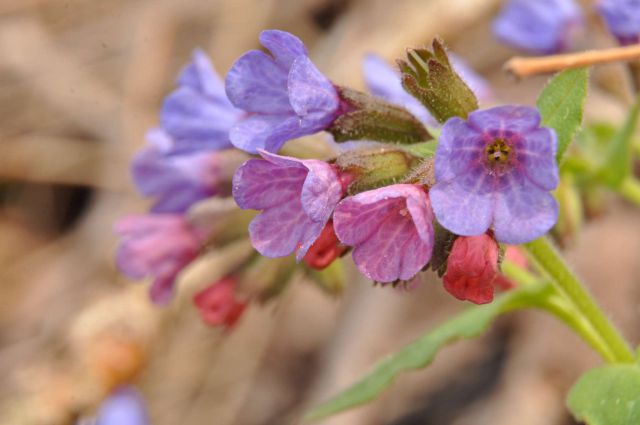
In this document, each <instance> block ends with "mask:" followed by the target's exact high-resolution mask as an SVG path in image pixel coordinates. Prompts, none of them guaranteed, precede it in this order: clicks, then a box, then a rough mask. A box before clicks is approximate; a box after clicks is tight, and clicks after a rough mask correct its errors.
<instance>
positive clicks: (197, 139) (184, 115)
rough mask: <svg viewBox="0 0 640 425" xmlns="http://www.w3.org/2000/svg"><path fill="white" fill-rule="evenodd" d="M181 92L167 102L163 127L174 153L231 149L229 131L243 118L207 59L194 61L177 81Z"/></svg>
mask: <svg viewBox="0 0 640 425" xmlns="http://www.w3.org/2000/svg"><path fill="white" fill-rule="evenodd" d="M178 85H179V87H178V89H176V90H175V91H174V92H173V93H171V94H170V95H169V96H167V98H166V99H165V101H164V103H163V105H162V110H161V112H160V125H161V127H162V128H163V129H164V130H165V131H166V132H167V134H169V136H170V137H171V138H172V139H173V140H174V142H175V144H174V146H173V151H174V152H199V151H203V150H220V149H225V148H229V147H231V146H232V145H231V143H230V142H229V131H230V130H231V128H232V127H233V126H234V125H235V124H236V123H237V122H238V121H239V120H240V119H241V118H242V117H243V116H244V113H243V112H242V111H240V110H238V109H236V108H234V107H233V105H232V104H231V102H229V99H227V95H226V93H225V91H224V86H223V84H222V81H221V80H220V77H218V75H217V74H216V71H215V70H214V68H213V65H212V64H211V61H210V60H209V58H208V57H207V55H206V54H205V53H204V52H202V51H201V50H196V51H195V52H193V60H192V62H191V63H190V64H188V65H187V66H186V67H185V68H184V70H183V71H182V73H181V74H180V76H179V77H178Z"/></svg>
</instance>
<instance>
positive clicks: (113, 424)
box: [96, 387, 149, 425]
mask: <svg viewBox="0 0 640 425" xmlns="http://www.w3.org/2000/svg"><path fill="white" fill-rule="evenodd" d="M96 425H149V416H148V414H147V410H146V408H145V405H144V400H143V399H142V397H141V396H140V394H139V393H138V392H137V391H136V390H135V389H133V388H132V387H121V388H119V389H117V390H116V391H114V392H113V394H111V395H110V396H109V397H108V398H107V399H105V400H104V401H103V402H102V405H101V406H100V410H99V411H98V417H97V418H96Z"/></svg>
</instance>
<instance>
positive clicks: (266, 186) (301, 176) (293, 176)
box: [233, 159, 308, 210]
mask: <svg viewBox="0 0 640 425" xmlns="http://www.w3.org/2000/svg"><path fill="white" fill-rule="evenodd" d="M307 172H308V171H307V169H306V168H304V167H303V166H300V167H299V168H296V167H293V166H291V167H282V166H280V165H278V164H274V163H271V162H270V161H267V160H264V159H250V160H248V161H247V162H245V163H244V164H243V165H242V166H240V168H238V170H236V173H235V175H234V176H233V198H234V199H235V200H236V203H237V204H238V206H239V207H240V208H242V209H254V210H264V209H266V208H271V207H275V206H278V205H281V204H285V203H289V202H291V201H293V200H296V199H299V197H300V191H301V190H302V185H303V183H304V180H305V178H306V176H307Z"/></svg>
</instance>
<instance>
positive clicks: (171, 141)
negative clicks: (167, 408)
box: [117, 8, 568, 327]
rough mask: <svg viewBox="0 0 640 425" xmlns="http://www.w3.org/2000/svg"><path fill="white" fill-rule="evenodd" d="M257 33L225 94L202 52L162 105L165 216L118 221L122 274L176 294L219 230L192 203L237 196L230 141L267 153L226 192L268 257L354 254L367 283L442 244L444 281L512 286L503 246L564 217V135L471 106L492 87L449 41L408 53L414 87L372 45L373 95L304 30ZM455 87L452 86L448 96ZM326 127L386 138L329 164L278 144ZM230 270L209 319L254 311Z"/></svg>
mask: <svg viewBox="0 0 640 425" xmlns="http://www.w3.org/2000/svg"><path fill="white" fill-rule="evenodd" d="M563 10H564V9H563ZM567 10H568V8H567ZM545 16H546V15H545ZM545 16H542V18H544V17H545ZM260 42H261V43H262V45H263V46H264V47H265V48H266V49H267V50H268V53H265V52H263V51H258V50H253V51H250V52H248V53H246V54H244V55H243V56H241V57H240V58H239V59H238V60H237V61H236V62H235V63H234V64H233V66H232V67H231V69H230V71H229V73H228V75H227V76H226V80H225V85H226V87H225V90H223V89H222V86H221V82H220V81H219V80H218V79H217V77H216V76H215V73H214V72H213V69H212V67H211V64H210V63H209V62H208V60H207V59H206V57H205V56H204V54H202V53H201V52H196V53H195V55H194V59H193V62H192V63H191V64H190V65H189V66H188V67H187V68H186V69H185V70H184V71H183V73H182V75H181V77H180V78H179V80H178V82H179V85H180V87H179V88H178V90H176V91H175V92H174V93H172V94H171V95H170V96H169V97H168V98H167V100H166V101H165V104H164V106H163V109H162V113H161V120H160V127H159V128H158V129H154V130H152V131H151V132H150V133H149V137H148V139H149V145H148V146H147V147H146V148H145V149H144V150H143V151H142V152H141V153H139V154H138V156H137V157H136V159H135V160H134V165H133V174H134V180H135V182H136V184H137V186H138V188H139V189H140V190H141V192H142V193H143V194H144V195H146V196H150V197H153V198H154V199H155V204H154V205H153V207H152V211H153V213H152V214H151V215H149V216H142V217H136V218H128V219H125V220H123V221H122V222H121V223H120V224H119V225H118V226H117V230H118V232H119V233H120V234H121V235H122V236H123V240H122V244H121V247H120V250H119V255H118V257H119V265H120V267H121V269H122V270H123V271H124V272H125V273H127V274H128V275H129V276H131V277H133V278H142V277H145V276H153V277H154V278H155V282H154V284H153V285H152V296H153V298H154V299H155V300H156V301H165V302H166V301H167V300H168V299H169V298H170V294H171V292H172V288H173V282H174V281H175V279H176V276H177V274H178V273H179V272H180V270H181V269H182V268H183V267H185V265H186V264H188V263H189V262H190V261H192V260H193V259H194V258H195V257H196V256H197V255H198V251H199V249H200V247H201V245H202V243H203V240H204V238H205V237H206V232H203V231H202V230H196V229H195V228H193V226H192V225H191V224H190V223H189V221H188V220H186V219H185V216H184V212H185V211H186V210H187V209H188V208H190V206H191V205H193V204H194V203H195V202H197V201H199V200H201V199H204V198H207V197H211V196H220V195H221V194H222V196H224V195H225V194H226V193H225V190H227V189H225V182H228V179H229V176H230V174H231V173H229V172H228V170H229V169H230V167H228V166H225V162H224V154H225V152H222V149H225V148H229V147H231V146H233V147H236V148H238V149H241V150H243V151H245V152H247V153H250V154H257V155H256V156H255V157H253V158H250V159H248V160H247V161H246V162H244V163H243V164H242V165H241V166H239V167H238V168H237V170H235V173H233V178H232V184H231V186H230V187H229V188H228V192H229V193H230V194H231V195H232V196H233V198H234V200H235V202H236V203H237V205H238V206H239V207H240V208H241V209H243V210H255V211H258V212H259V213H258V214H257V215H256V216H255V217H254V218H253V220H252V221H251V223H250V224H249V226H248V231H249V237H250V240H251V243H252V245H253V247H254V248H255V249H256V250H257V251H258V252H259V253H260V254H261V255H263V256H265V257H272V258H274V257H286V256H289V255H291V254H295V258H296V259H297V260H298V261H303V260H304V264H306V265H307V267H309V268H312V269H322V268H324V267H327V266H329V265H330V264H331V263H332V262H333V261H335V260H336V259H337V258H339V257H340V256H342V255H344V254H346V253H348V252H350V253H351V255H352V257H353V260H354V262H355V264H356V266H357V267H358V269H359V270H360V271H361V272H362V273H363V274H364V275H365V276H367V277H368V278H370V279H372V280H374V281H376V282H381V283H397V282H402V281H409V280H411V279H413V278H414V277H415V276H416V275H417V274H418V273H420V272H421V271H422V270H425V269H426V268H427V267H428V266H429V264H430V261H431V259H432V256H433V255H434V253H435V252H436V251H438V255H439V256H442V255H443V252H444V254H446V255H448V257H449V260H448V267H446V270H445V271H446V273H445V275H444V284H445V288H446V289H447V290H448V291H449V292H451V293H452V294H453V295H454V296H455V297H457V298H459V299H464V300H469V301H472V302H475V303H485V302H489V301H490V300H491V299H492V297H493V291H494V286H496V285H497V286H499V287H500V286H508V284H501V283H500V275H499V265H498V257H499V256H498V251H499V245H498V244H499V243H509V244H519V243H524V242H527V241H531V240H533V239H535V238H537V237H539V236H541V235H543V234H545V233H546V232H547V231H548V230H549V229H550V228H551V227H552V226H553V225H554V223H555V221H556V219H557V214H558V208H557V205H556V202H555V200H554V198H553V197H552V196H551V194H550V193H549V192H550V191H551V190H553V189H554V188H555V187H556V186H557V184H558V168H557V165H556V161H555V152H556V144H557V142H556V135H555V133H554V131H553V130H551V129H549V128H545V127H541V125H540V114H539V113H538V111H537V110H536V109H535V108H532V107H527V106H517V105H508V106H499V107H493V108H489V109H483V110H474V109H475V108H477V104H478V103H477V99H480V101H481V102H487V101H488V100H489V99H490V98H491V97H492V95H491V90H490V89H489V87H488V85H487V84H486V82H484V80H482V78H481V77H479V76H478V75H477V74H475V73H474V72H473V71H472V70H470V69H469V68H468V67H466V65H464V63H463V62H462V61H461V60H460V59H457V58H454V57H452V56H451V55H450V54H449V53H447V52H446V50H445V49H444V47H443V45H442V44H441V43H440V42H434V45H433V46H434V51H433V52H430V51H427V50H424V49H419V50H412V51H410V56H409V59H408V61H409V62H400V65H401V70H402V73H405V74H408V75H409V74H410V75H409V77H408V78H409V80H407V81H409V83H410V88H411V93H413V95H414V96H416V97H413V96H412V95H410V94H409V93H407V92H406V91H404V90H403V85H404V84H405V81H404V80H403V75H401V74H402V73H398V72H397V71H395V70H394V69H393V68H391V67H390V66H388V65H387V64H386V63H384V62H383V61H382V60H381V59H379V58H377V57H375V56H369V57H367V58H366V60H365V67H364V69H365V77H366V80H367V83H368V85H369V87H370V89H371V91H372V93H373V95H375V96H371V95H367V94H364V93H359V92H355V91H353V90H351V89H346V88H343V87H340V86H337V85H335V84H334V83H332V82H331V81H330V80H329V79H328V78H327V77H325V76H324V75H323V74H322V73H321V72H320V71H319V70H318V68H317V67H316V66H315V65H314V64H313V63H312V62H311V60H310V59H309V56H308V53H307V50H306V48H305V46H304V45H303V44H302V42H301V41H300V40H299V39H298V38H296V37H295V36H293V35H291V34H288V33H286V32H283V31H277V30H271V31H264V32H263V33H262V34H261V35H260ZM551 44H552V43H551V42H549V46H548V48H549V49H551V48H552V47H553V48H556V47H557V45H555V44H554V46H551ZM458 74H460V75H458ZM405 76H406V75H405ZM447 82H450V83H451V84H452V85H455V91H454V92H452V93H453V94H452V95H442V94H443V93H444V94H446V93H447V92H446V88H447V85H446V84H448V83H447ZM405 87H406V86H405ZM425 93H427V94H428V93H434V94H435V95H437V96H436V97H435V98H429V97H428V96H427V97H425V96H424V94H425ZM456 93H457V94H459V95H461V96H464V97H465V100H464V101H463V102H457V101H456V99H455V94H456ZM225 94H226V96H225ZM441 95H442V96H441ZM456 102H457V103H456ZM456 114H458V115H456ZM449 116H453V117H452V118H448V119H447V117H449ZM433 117H437V118H438V120H439V122H440V123H444V124H443V125H442V126H441V129H440V130H439V131H440V136H439V140H438V141H437V142H436V141H429V140H430V137H431V136H430V134H429V132H428V131H427V130H426V128H425V127H424V126H429V127H434V126H440V124H439V123H438V122H437V121H436V120H435V119H434V118H433ZM321 131H328V132H330V133H331V134H333V135H334V137H335V139H336V141H337V142H344V141H348V140H350V139H349V138H348V136H349V135H352V136H353V137H354V139H351V140H361V141H377V142H378V144H376V145H373V147H372V145H371V144H370V143H358V142H353V143H346V144H345V146H348V147H347V148H346V149H345V148H342V149H340V150H339V151H340V155H339V156H338V157H337V158H332V159H330V160H321V159H299V158H295V157H292V156H286V155H283V154H282V153H281V152H280V150H281V149H282V148H283V146H284V144H285V142H287V141H289V140H291V139H295V138H298V137H301V136H305V135H311V134H314V133H318V132H321ZM394 141H395V144H394ZM381 142H382V143H381ZM412 145H413V147H412ZM415 146H423V147H424V148H426V150H425V151H424V152H431V153H430V154H429V153H427V154H422V153H420V152H423V151H422V150H420V149H416V148H415ZM434 151H435V157H432V156H433V152H434ZM436 228H444V229H445V230H444V231H446V232H448V234H450V235H451V237H450V238H449V239H450V240H451V243H452V244H451V245H449V246H448V247H442V246H439V245H438V242H437V240H436V237H435V233H436ZM443 249H444V250H445V251H446V252H445V251H443ZM232 276H233V277H227V278H224V279H222V280H220V281H219V282H216V283H214V284H212V285H211V286H209V287H208V288H206V289H204V290H203V291H202V292H200V293H199V294H198V295H196V297H195V299H194V302H195V304H196V306H197V307H198V308H199V309H200V311H201V313H202V316H203V319H204V321H205V322H206V323H208V324H211V325H216V326H224V327H231V326H233V324H234V323H235V321H236V320H237V318H238V317H239V316H240V315H241V314H242V311H243V310H244V308H245V302H244V301H242V299H241V298H240V297H238V296H237V294H236V287H237V286H238V285H237V282H238V278H237V276H235V275H232Z"/></svg>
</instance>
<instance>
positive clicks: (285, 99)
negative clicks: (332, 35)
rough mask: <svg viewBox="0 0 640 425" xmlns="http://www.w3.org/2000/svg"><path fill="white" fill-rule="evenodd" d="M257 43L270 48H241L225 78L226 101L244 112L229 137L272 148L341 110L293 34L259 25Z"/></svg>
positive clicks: (251, 148)
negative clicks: (259, 30) (243, 52)
mask: <svg viewBox="0 0 640 425" xmlns="http://www.w3.org/2000/svg"><path fill="white" fill-rule="evenodd" d="M260 43H262V45H263V46H264V47H265V48H267V49H268V50H269V52H270V53H271V54H270V55H269V54H266V53H264V52H261V51H258V50H251V51H249V52H247V53H245V54H244V55H242V56H241V57H240V58H239V59H238V60H237V61H236V62H235V63H234V64H233V66H232V67H231V70H230V71H229V73H228V74H227V79H226V90H227V95H228V96H229V99H230V100H231V103H233V105H234V106H236V107H237V108H241V109H243V110H245V111H247V112H248V113H249V116H248V117H247V118H246V119H244V120H243V121H241V122H240V123H238V124H237V125H236V126H235V127H233V129H232V130H231V133H230V136H229V137H230V139H231V143H233V144H234V145H235V146H236V147H237V148H239V149H242V150H245V151H247V152H250V153H256V152H257V151H258V150H259V149H264V150H267V151H269V152H277V151H278V150H279V149H280V147H281V146H282V145H283V144H284V143H285V142H286V141H287V140H291V139H295V138H297V137H301V136H305V135H308V134H313V133H316V132H318V131H321V130H324V129H325V128H327V127H328V126H329V125H330V124H331V123H332V122H333V121H334V120H335V119H336V118H337V116H338V115H339V113H340V112H339V109H340V100H339V97H338V93H337V91H336V89H335V88H334V86H333V84H332V83H331V82H330V81H329V80H328V79H327V78H326V77H325V76H324V75H322V74H321V73H320V71H318V69H317V68H316V67H315V65H314V64H313V63H312V62H311V60H309V57H308V56H307V50H306V49H305V47H304V45H303V44H302V42H301V41H300V40H299V39H298V38H297V37H295V36H293V35H291V34H289V33H287V32H284V31H277V30H270V31H263V32H262V33H261V34H260Z"/></svg>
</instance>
